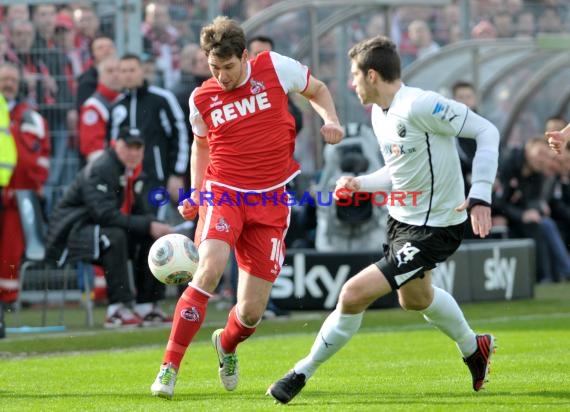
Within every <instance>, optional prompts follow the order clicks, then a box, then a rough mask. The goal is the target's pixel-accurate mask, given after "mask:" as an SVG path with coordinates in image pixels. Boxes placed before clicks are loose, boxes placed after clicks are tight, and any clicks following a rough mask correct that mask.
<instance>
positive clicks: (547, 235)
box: [497, 137, 570, 282]
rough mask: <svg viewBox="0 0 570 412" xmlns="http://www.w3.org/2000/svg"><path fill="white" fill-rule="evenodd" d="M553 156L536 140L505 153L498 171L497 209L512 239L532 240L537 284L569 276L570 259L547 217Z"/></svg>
mask: <svg viewBox="0 0 570 412" xmlns="http://www.w3.org/2000/svg"><path fill="white" fill-rule="evenodd" d="M554 156H555V155H554V153H553V152H552V151H551V150H550V149H549V148H548V145H547V144H546V141H545V140H544V139H543V138H542V137H537V138H533V139H530V140H529V141H528V142H527V143H526V144H525V145H524V147H522V148H514V149H512V150H511V151H510V152H509V153H507V155H506V156H505V158H503V159H502V161H501V162H500V169H499V179H500V181H501V186H502V191H501V192H500V193H498V194H497V209H498V210H500V211H501V212H502V213H503V215H504V216H505V217H506V218H507V219H508V225H509V232H510V235H511V236H512V237H529V238H533V239H534V240H535V242H536V247H537V249H536V253H537V274H538V275H537V280H538V281H540V282H552V281H555V280H557V279H559V278H568V277H570V256H569V255H568V251H567V250H566V247H565V246H564V243H563V241H562V238H561V236H560V232H559V231H558V229H557V228H556V224H555V223H554V221H553V220H552V218H551V217H550V214H551V213H550V207H549V206H548V201H549V199H550V197H551V194H550V193H545V186H546V185H545V183H546V181H547V178H548V177H551V176H554V174H555V173H556V171H557V170H558V166H557V164H556V161H555V160H554Z"/></svg>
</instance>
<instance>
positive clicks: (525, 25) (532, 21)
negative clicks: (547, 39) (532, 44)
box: [515, 11, 536, 39]
mask: <svg viewBox="0 0 570 412" xmlns="http://www.w3.org/2000/svg"><path fill="white" fill-rule="evenodd" d="M535 34H536V18H535V17H534V14H533V13H532V12H530V11H523V12H522V13H520V14H519V15H518V17H517V21H516V25H515V37H516V38H519V39H532V38H534V35H535Z"/></svg>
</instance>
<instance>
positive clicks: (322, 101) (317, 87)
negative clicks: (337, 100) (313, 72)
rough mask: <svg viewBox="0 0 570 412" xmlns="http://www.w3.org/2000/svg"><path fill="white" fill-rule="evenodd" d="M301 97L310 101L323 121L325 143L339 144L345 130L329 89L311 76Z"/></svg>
mask: <svg viewBox="0 0 570 412" xmlns="http://www.w3.org/2000/svg"><path fill="white" fill-rule="evenodd" d="M301 95H303V96H304V97H306V98H307V99H309V101H310V102H311V106H313V108H314V109H315V111H316V112H317V113H318V115H319V116H320V117H321V118H322V119H323V122H324V125H323V126H322V127H321V134H322V135H323V137H324V139H325V142H327V143H330V144H335V143H338V142H340V141H341V140H342V138H343V137H344V128H343V127H342V126H341V125H340V122H339V120H338V116H337V114H336V109H335V106H334V100H333V98H332V96H331V93H330V91H329V89H328V87H327V86H326V85H325V84H324V83H323V82H322V81H321V80H319V79H317V78H315V77H313V76H309V82H308V84H307V87H306V88H305V90H304V91H303V92H301Z"/></svg>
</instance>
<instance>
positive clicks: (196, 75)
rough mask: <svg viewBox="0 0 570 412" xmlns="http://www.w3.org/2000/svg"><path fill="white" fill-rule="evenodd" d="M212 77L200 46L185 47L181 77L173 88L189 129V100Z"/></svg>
mask: <svg viewBox="0 0 570 412" xmlns="http://www.w3.org/2000/svg"><path fill="white" fill-rule="evenodd" d="M211 76H212V74H211V73H210V67H209V66H208V59H207V58H206V55H205V54H204V52H203V51H202V50H200V46H199V45H197V44H194V43H190V44H187V45H186V46H184V48H183V49H182V52H181V53H180V77H179V79H178V82H177V83H176V84H175V85H174V86H172V92H173V93H174V95H175V96H176V100H178V103H179V104H180V107H181V108H182V112H183V113H184V120H185V121H186V124H187V125H188V127H190V126H189V122H188V116H190V108H189V106H188V98H189V97H190V93H192V91H193V90H194V89H195V88H196V87H198V86H200V85H201V84H202V83H203V82H204V81H205V80H207V79H209V78H210V77H211Z"/></svg>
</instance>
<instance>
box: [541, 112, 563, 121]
mask: <svg viewBox="0 0 570 412" xmlns="http://www.w3.org/2000/svg"><path fill="white" fill-rule="evenodd" d="M551 121H554V122H556V121H559V122H561V123H568V122H567V121H566V119H565V118H564V116H563V115H562V114H560V113H559V114H554V115H552V116H548V117H547V118H546V121H545V122H544V123H546V122H551Z"/></svg>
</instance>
